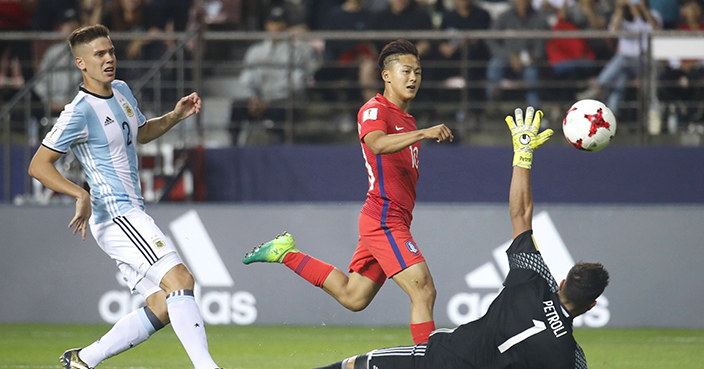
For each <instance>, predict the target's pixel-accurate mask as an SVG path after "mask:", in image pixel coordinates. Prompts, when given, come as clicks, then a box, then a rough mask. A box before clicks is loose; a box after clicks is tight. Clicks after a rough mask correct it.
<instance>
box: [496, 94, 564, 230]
mask: <svg viewBox="0 0 704 369" xmlns="http://www.w3.org/2000/svg"><path fill="white" fill-rule="evenodd" d="M533 112H534V110H533V107H531V106H529V107H528V108H527V109H526V120H525V122H524V121H523V111H522V110H521V109H516V111H515V115H516V120H515V121H514V119H513V117H512V116H510V115H509V116H507V117H506V124H508V128H509V129H510V130H511V135H512V136H513V152H514V156H513V174H512V176H511V188H510V190H509V199H508V203H509V214H510V216H511V223H512V224H513V238H516V237H517V236H518V235H520V234H521V233H523V232H525V231H527V230H529V229H532V221H533V193H532V190H531V186H530V169H531V167H532V164H533V151H534V150H535V149H537V148H538V147H540V145H542V144H543V143H545V141H547V140H548V139H549V138H550V136H552V134H553V131H552V130H551V129H547V130H545V131H544V132H542V133H540V134H538V130H539V129H540V119H541V118H542V117H543V112H542V111H540V110H538V111H537V112H535V117H534V116H533Z"/></svg>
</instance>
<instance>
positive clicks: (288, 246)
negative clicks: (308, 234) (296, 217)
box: [242, 232, 298, 264]
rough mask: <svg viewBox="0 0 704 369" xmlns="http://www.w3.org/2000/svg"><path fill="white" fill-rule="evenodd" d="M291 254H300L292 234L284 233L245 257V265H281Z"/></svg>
mask: <svg viewBox="0 0 704 369" xmlns="http://www.w3.org/2000/svg"><path fill="white" fill-rule="evenodd" d="M289 252H298V250H297V249H296V242H294V240H293V236H291V234H290V233H288V232H284V234H280V235H278V236H276V238H274V239H273V240H271V241H269V242H266V243H263V244H261V245H259V246H257V247H255V248H254V249H252V252H248V253H247V254H245V255H244V260H242V262H243V263H245V264H250V263H256V262H264V263H274V262H276V263H281V262H283V261H284V256H286V254H288V253H289Z"/></svg>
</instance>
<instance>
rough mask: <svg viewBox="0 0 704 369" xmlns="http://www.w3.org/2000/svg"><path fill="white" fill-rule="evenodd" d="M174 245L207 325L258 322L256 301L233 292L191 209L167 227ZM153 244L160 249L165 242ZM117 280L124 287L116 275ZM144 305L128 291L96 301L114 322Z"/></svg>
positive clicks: (249, 295)
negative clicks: (191, 274) (186, 267)
mask: <svg viewBox="0 0 704 369" xmlns="http://www.w3.org/2000/svg"><path fill="white" fill-rule="evenodd" d="M169 229H170V230H171V234H172V236H173V240H174V243H175V244H177V245H178V248H179V251H180V253H179V254H180V255H181V257H182V258H183V261H184V264H186V266H188V269H189V270H190V271H191V273H193V277H194V278H195V281H196V285H195V288H194V292H195V295H196V296H195V297H196V300H197V302H198V306H199V307H200V310H201V315H202V317H203V321H205V323H206V324H232V323H235V324H239V325H248V324H252V323H254V322H255V321H256V319H257V306H256V298H255V297H254V295H253V294H252V293H251V292H248V291H236V290H234V289H233V287H234V285H235V282H234V281H233V279H232V276H231V275H230V273H229V272H228V271H227V268H226V267H225V263H224V262H223V260H222V258H221V257H220V254H219V253H218V251H217V248H216V247H215V244H214V243H213V241H212V239H211V238H210V235H209V234H208V231H207V230H206V229H205V226H204V225H203V222H202V221H201V219H200V216H198V213H197V212H196V211H195V210H190V211H188V212H186V213H185V214H183V215H182V216H180V217H178V218H176V219H175V220H173V221H172V222H171V223H170V224H169ZM152 242H153V243H154V244H155V245H157V247H159V246H158V245H159V243H161V244H164V245H165V243H164V241H163V240H161V239H160V238H158V237H155V238H154V239H152ZM117 281H118V283H120V284H121V285H122V286H126V285H127V284H126V283H125V281H124V280H123V279H122V278H121V275H120V273H117ZM143 303H144V299H143V298H142V296H141V295H134V296H132V295H131V294H130V292H129V291H128V290H127V289H124V288H123V289H121V290H113V291H107V292H106V293H105V294H103V296H102V297H101V298H100V301H99V302H98V310H99V313H100V316H101V317H102V318H103V320H105V321H106V322H108V323H115V322H117V321H118V320H120V318H122V317H123V316H125V315H127V314H128V313H130V312H131V311H133V310H134V309H135V307H136V306H140V304H143Z"/></svg>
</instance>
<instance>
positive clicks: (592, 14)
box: [564, 0, 613, 60]
mask: <svg viewBox="0 0 704 369" xmlns="http://www.w3.org/2000/svg"><path fill="white" fill-rule="evenodd" d="M610 16H611V10H610V8H609V6H608V4H607V3H606V2H605V1H603V0H601V1H600V0H578V1H577V2H576V3H575V4H574V5H571V6H568V7H567V8H566V10H565V13H564V19H565V20H566V21H568V22H570V23H572V24H574V25H575V26H576V27H577V28H578V29H579V30H595V31H602V30H606V29H607V27H608V25H609V17H610ZM585 41H586V42H587V44H589V46H590V47H591V49H592V51H594V56H595V58H596V59H597V60H606V59H609V58H611V56H613V46H612V43H611V40H610V39H594V38H590V39H586V40H585Z"/></svg>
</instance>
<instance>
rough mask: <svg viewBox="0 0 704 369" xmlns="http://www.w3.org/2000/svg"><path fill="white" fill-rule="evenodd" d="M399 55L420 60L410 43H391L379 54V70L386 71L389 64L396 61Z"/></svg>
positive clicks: (415, 49) (405, 41) (414, 46)
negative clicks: (411, 56)
mask: <svg viewBox="0 0 704 369" xmlns="http://www.w3.org/2000/svg"><path fill="white" fill-rule="evenodd" d="M401 55H413V56H415V57H416V58H418V59H420V57H419V56H418V49H417V48H416V45H414V44H413V43H412V42H410V41H408V40H396V41H391V42H389V43H388V44H387V45H386V46H384V48H383V49H382V50H381V53H379V61H378V64H379V69H381V70H384V69H386V67H387V66H388V65H389V64H390V63H391V62H394V61H397V60H398V58H399V57H400V56H401Z"/></svg>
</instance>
